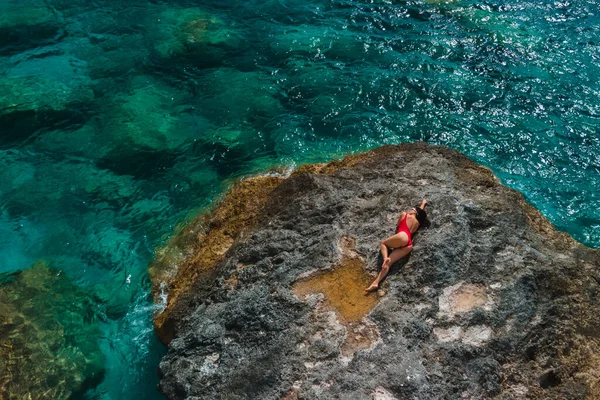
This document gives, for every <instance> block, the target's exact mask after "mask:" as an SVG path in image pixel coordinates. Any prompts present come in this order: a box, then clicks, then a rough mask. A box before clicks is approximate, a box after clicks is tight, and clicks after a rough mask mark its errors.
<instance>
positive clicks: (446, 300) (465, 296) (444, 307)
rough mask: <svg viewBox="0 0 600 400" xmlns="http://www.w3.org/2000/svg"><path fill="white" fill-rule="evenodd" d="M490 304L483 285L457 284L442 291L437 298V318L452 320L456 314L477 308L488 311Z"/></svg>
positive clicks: (490, 301)
mask: <svg viewBox="0 0 600 400" xmlns="http://www.w3.org/2000/svg"><path fill="white" fill-rule="evenodd" d="M492 304H493V303H492V300H491V298H490V297H489V296H488V295H487V292H486V287H485V286H484V285H478V284H471V283H465V282H459V283H457V284H456V285H454V286H449V287H447V288H445V289H444V291H443V293H442V295H441V296H440V298H439V313H438V316H440V317H443V316H448V317H450V318H453V317H454V316H455V315H456V314H461V313H465V312H467V311H471V310H472V309H474V308H477V307H481V308H484V309H490V308H491V306H492Z"/></svg>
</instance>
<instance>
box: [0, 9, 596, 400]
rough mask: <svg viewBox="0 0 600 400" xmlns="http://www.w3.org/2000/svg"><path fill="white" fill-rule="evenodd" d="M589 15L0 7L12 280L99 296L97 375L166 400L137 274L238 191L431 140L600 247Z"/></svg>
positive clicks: (5, 262) (0, 223)
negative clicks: (287, 169)
mask: <svg viewBox="0 0 600 400" xmlns="http://www.w3.org/2000/svg"><path fill="white" fill-rule="evenodd" d="M599 15H600V9H599V2H598V1H582V0H576V1H571V2H559V1H541V2H540V1H522V2H518V3H514V2H508V1H501V0H496V1H485V2H473V1H466V0H464V1H461V0H457V1H449V2H444V1H433V0H428V1H416V2H406V1H369V2H367V1H365V2H360V1H354V0H346V1H316V0H315V1H306V0H303V1H299V0H267V1H260V2H259V1H244V2H241V1H240V2H234V1H231V2H222V1H203V2H192V1H170V2H162V1H153V2H142V1H138V0H128V1H105V0H96V1H81V0H75V1H68V2H67V1H64V0H46V1H43V2H42V1H35V0H34V1H32V2H26V3H25V2H20V1H16V0H0V167H1V168H0V272H9V271H16V270H20V269H23V268H27V267H28V266H30V265H32V264H34V263H35V262H36V261H38V260H40V259H45V260H49V261H50V262H51V263H52V265H53V266H54V267H55V268H58V269H60V270H62V271H64V273H66V274H67V275H68V276H69V278H70V279H71V280H72V281H73V282H74V283H75V284H76V285H78V286H79V287H81V288H83V289H85V290H86V291H87V292H88V293H89V294H90V295H91V296H93V298H94V299H95V300H96V303H95V304H96V307H97V308H98V310H99V312H100V314H101V315H102V316H103V317H102V318H100V319H99V320H98V321H97V322H95V323H97V324H98V326H99V328H100V331H101V332H102V334H101V335H100V337H98V338H89V340H90V341H96V340H97V341H99V345H100V348H101V349H102V351H103V353H104V355H105V367H106V375H105V378H104V381H103V382H102V383H101V384H100V385H99V386H98V387H97V388H96V389H94V390H92V391H89V392H88V393H87V394H86V396H85V397H87V398H107V399H108V398H110V399H118V398H130V397H131V396H132V395H134V394H135V395H141V396H143V397H144V398H153V397H154V398H160V396H159V395H158V394H157V393H155V391H154V387H155V385H156V383H157V381H158V378H157V377H156V368H157V365H158V360H159V359H160V357H161V355H162V354H163V352H164V349H163V348H162V347H161V346H160V345H159V344H158V343H157V341H156V339H155V338H154V337H153V333H152V325H151V315H152V305H151V303H150V301H149V299H148V290H149V281H148V277H147V269H146V268H147V264H148V262H149V260H150V259H151V258H152V254H153V249H154V248H155V247H156V246H158V245H160V244H161V243H163V242H164V240H165V238H166V237H167V236H168V235H169V234H170V233H171V232H172V231H173V229H174V227H175V224H176V223H177V222H178V221H181V220H183V219H185V218H186V216H187V215H189V213H190V212H193V210H196V209H198V208H199V207H205V206H207V205H208V204H210V202H211V200H212V199H214V198H215V196H217V195H218V194H219V193H221V192H222V191H223V190H224V188H225V187H227V185H228V183H229V182H231V179H232V178H235V177H238V176H241V175H245V174H250V173H254V172H257V171H261V170H264V169H266V168H269V167H271V166H274V165H281V164H284V165H297V164H300V163H305V162H315V161H324V160H329V159H332V158H336V157H341V156H342V155H344V154H348V153H352V152H357V151H362V150H366V149H369V148H372V147H376V146H379V145H382V144H387V143H400V142H407V141H418V140H423V141H426V142H428V143H433V144H443V145H447V146H450V147H452V148H455V149H457V150H460V151H461V152H463V153H465V154H467V155H468V156H469V157H471V158H473V159H474V160H475V161H477V162H479V163H481V164H484V165H486V166H488V167H489V168H491V169H492V170H493V171H494V173H495V174H496V175H497V176H498V177H499V178H500V179H501V180H502V181H503V182H504V183H505V184H507V185H509V186H511V187H513V188H515V189H517V190H519V191H521V192H522V193H523V194H524V195H525V197H526V198H527V200H528V201H529V202H531V203H532V204H533V205H534V206H536V207H537V208H538V209H540V210H541V211H542V213H543V214H544V215H546V216H547V217H548V218H549V219H550V220H551V221H552V222H553V223H554V224H555V225H556V226H557V228H558V229H559V230H564V231H567V232H569V233H570V234H571V235H573V236H574V237H575V238H576V239H577V240H579V241H581V242H583V243H585V244H587V245H589V246H593V247H600V207H599V206H600V202H599V197H600V194H599V192H598V189H597V188H598V187H600V174H599V172H600V132H599V118H600V83H599V79H598V78H599V77H600V64H599V63H600V61H599V59H600V42H599V39H598V38H599V37H600V32H599V31H600V17H599Z"/></svg>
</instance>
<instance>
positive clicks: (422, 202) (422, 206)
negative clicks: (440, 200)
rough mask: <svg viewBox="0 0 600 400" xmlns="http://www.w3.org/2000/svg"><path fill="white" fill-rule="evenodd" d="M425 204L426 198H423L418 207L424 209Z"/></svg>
mask: <svg viewBox="0 0 600 400" xmlns="http://www.w3.org/2000/svg"><path fill="white" fill-rule="evenodd" d="M426 205H427V200H425V199H423V200H422V201H421V205H420V206H419V208H420V209H421V210H424V209H425V206H426Z"/></svg>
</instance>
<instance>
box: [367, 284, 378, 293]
mask: <svg viewBox="0 0 600 400" xmlns="http://www.w3.org/2000/svg"><path fill="white" fill-rule="evenodd" d="M377 289H379V284H378V283H375V282H373V283H371V286H369V287H368V288H366V289H365V292H367V293H371V292H374V291H376V290H377Z"/></svg>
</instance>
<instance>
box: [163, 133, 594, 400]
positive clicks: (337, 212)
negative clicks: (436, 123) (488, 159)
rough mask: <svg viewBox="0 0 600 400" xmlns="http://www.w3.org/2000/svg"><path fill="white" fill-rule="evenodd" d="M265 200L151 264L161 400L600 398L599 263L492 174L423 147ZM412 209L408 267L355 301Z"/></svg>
mask: <svg viewBox="0 0 600 400" xmlns="http://www.w3.org/2000/svg"><path fill="white" fill-rule="evenodd" d="M257 179H264V178H257ZM244 182H246V183H245V184H246V185H248V184H250V183H249V182H252V179H249V180H246V181H244ZM256 182H258V181H256ZM270 185H271V186H269V189H268V190H266V191H263V192H260V193H261V194H262V196H256V191H254V192H253V191H249V193H250V194H252V193H255V194H254V195H252V196H251V197H249V198H248V201H250V200H252V201H254V205H253V207H251V209H252V210H253V211H252V212H251V214H252V215H251V217H248V216H244V215H237V214H236V213H235V210H238V211H239V210H242V211H243V210H244V209H243V208H236V207H233V208H232V207H231V199H230V198H229V197H231V195H229V196H226V197H225V198H224V200H223V201H222V203H221V204H224V205H226V210H225V212H222V211H219V208H218V207H217V208H216V209H215V210H214V211H213V212H212V213H211V214H207V215H205V216H203V217H199V218H198V219H197V220H194V221H192V222H191V223H190V224H189V225H188V226H187V227H184V228H183V229H182V230H181V232H180V233H179V234H178V235H176V237H174V238H173V240H172V241H171V243H170V244H169V247H168V248H166V249H163V250H162V251H161V252H159V254H160V255H161V256H160V257H159V258H160V260H159V261H157V262H156V263H155V265H154V268H155V273H154V274H153V277H154V280H155V282H154V283H155V288H159V287H161V282H165V283H164V284H163V285H162V287H161V290H162V293H163V294H164V290H168V289H169V288H170V287H175V288H177V290H176V291H174V293H175V297H172V296H171V294H169V302H168V306H167V308H166V310H165V311H163V312H162V313H161V314H159V315H158V316H157V318H156V321H158V322H160V324H159V325H157V326H156V327H157V329H156V331H157V333H158V334H159V337H161V338H162V340H163V341H165V342H170V343H169V351H168V354H167V355H166V356H165V358H164V359H163V360H162V362H161V364H160V375H161V383H160V387H159V389H160V390H161V391H162V392H163V393H164V394H165V395H166V397H167V398H169V399H183V398H202V399H213V398H214V399H217V398H218V399H220V398H227V399H246V398H261V399H326V398H327V399H330V398H348V399H370V398H378V399H455V398H469V399H471V398H473V399H482V398H499V399H521V398H533V399H565V398H569V399H594V398H599V396H600V384H599V373H598V371H600V357H599V356H598V354H600V312H599V311H600V298H599V294H600V252H599V251H598V250H594V249H590V248H586V247H584V246H582V245H580V244H579V243H577V242H575V241H574V240H573V239H572V238H571V237H570V236H568V235H567V234H565V233H559V232H556V231H555V230H554V228H553V227H552V225H551V224H550V223H549V222H548V221H547V220H546V219H545V218H543V217H542V216H541V215H540V214H539V213H538V212H537V211H536V210H535V209H533V208H532V207H531V206H529V205H528V204H527V203H526V202H525V201H524V200H523V198H522V196H521V195H520V194H519V193H517V192H515V191H513V190H511V189H508V188H506V187H504V186H502V185H501V184H499V183H498V182H497V181H496V180H495V178H494V177H493V175H492V174H491V172H490V171H489V170H487V169H485V168H482V167H480V166H477V165H476V164H474V163H473V162H471V161H470V160H468V159H467V158H466V157H464V156H462V155H460V154H459V153H457V152H455V151H452V150H449V149H446V148H442V147H433V146H426V145H424V144H420V143H419V144H406V145H401V146H386V147H382V148H379V149H376V150H373V151H371V152H368V153H364V154H361V155H358V156H351V157H346V158H345V159H344V160H343V161H340V162H332V163H329V164H327V165H308V166H303V167H301V168H299V169H297V170H296V171H294V172H293V173H292V174H291V176H289V177H287V178H286V179H281V178H279V179H278V180H277V181H270ZM238 187H239V185H238ZM235 191H236V189H233V191H232V193H235ZM240 193H243V191H242V192H239V191H238V192H237V195H238V196H239V195H240ZM234 197H235V196H234ZM422 198H426V199H428V200H429V205H428V209H427V211H428V214H429V218H430V221H431V224H430V226H428V227H427V228H424V229H421V230H420V231H419V232H418V233H417V234H416V235H415V236H414V238H413V241H414V249H413V252H412V254H411V256H410V258H409V259H408V261H407V260H401V261H400V262H398V263H397V265H394V266H393V268H392V271H393V272H395V273H393V274H392V275H391V276H390V277H389V278H388V279H387V280H386V281H385V283H384V284H383V286H382V291H380V293H372V294H370V295H368V296H366V298H365V297H364V295H363V294H362V293H360V291H359V292H358V293H357V292H355V288H354V287H353V284H352V282H353V279H352V277H353V276H354V277H355V278H356V282H360V285H361V286H363V285H364V286H366V285H365V283H364V282H368V280H369V279H368V278H372V277H374V275H375V273H376V271H377V268H378V263H380V262H381V260H380V257H379V254H378V253H379V242H380V241H381V240H382V239H384V238H385V237H387V236H389V235H390V234H392V233H393V231H394V227H395V223H396V221H397V218H398V216H399V214H400V212H401V211H402V210H406V209H407V208H409V207H411V206H413V205H414V204H416V203H417V202H418V201H420V200H421V199H422ZM228 201H229V203H228ZM237 201H241V204H243V201H242V200H241V198H239V197H238V198H237ZM257 202H258V203H257ZM227 204H229V206H227ZM232 210H233V212H232ZM219 215H220V216H221V217H220V218H217V216H219ZM236 219H240V221H242V222H243V223H242V224H241V226H239V227H237V228H235V229H234V228H233V227H235V226H236V224H235V221H236ZM236 229H237V230H236ZM215 232H216V233H217V235H216V236H215ZM232 232H233V233H232ZM211 235H213V236H211ZM223 235H224V236H223ZM218 237H226V238H228V241H227V243H225V244H224V245H225V248H223V249H222V250H221V251H217V250H216V249H218V246H217V243H215V238H218ZM169 254H175V255H176V256H172V257H168V255H169ZM198 254H206V255H207V257H206V258H205V259H199V258H198V256H197V255H198ZM194 265H198V268H197V269H194ZM159 267H160V268H159ZM158 270H159V271H160V273H157V272H156V271H158ZM182 271H187V272H182ZM190 271H194V272H193V273H191V272H190ZM365 272H366V273H369V274H371V275H372V276H371V277H367V278H365V275H364V274H365ZM183 281H185V282H183ZM336 282H337V283H339V287H338V288H336V286H335V283H336ZM161 290H159V289H156V291H155V292H156V296H157V298H160V294H161ZM361 296H362V297H361Z"/></svg>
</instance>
